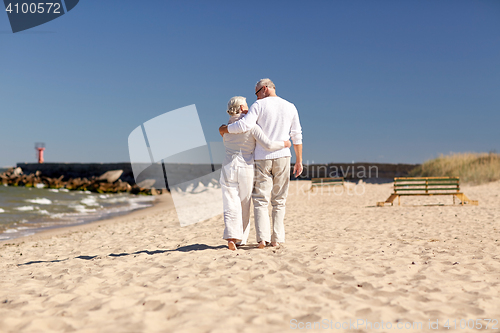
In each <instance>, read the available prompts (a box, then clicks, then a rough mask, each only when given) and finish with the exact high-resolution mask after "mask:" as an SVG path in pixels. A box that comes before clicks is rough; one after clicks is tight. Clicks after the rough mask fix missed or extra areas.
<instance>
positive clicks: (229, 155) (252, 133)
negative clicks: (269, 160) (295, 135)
mask: <svg viewBox="0 0 500 333" xmlns="http://www.w3.org/2000/svg"><path fill="white" fill-rule="evenodd" d="M242 116H244V114H239V115H236V116H231V118H229V122H228V124H232V123H234V122H235V121H237V120H239V119H240V118H241V117H242ZM223 140H224V146H225V147H226V157H225V160H224V166H227V165H229V164H233V166H236V165H237V166H242V167H244V166H253V162H254V151H255V145H256V142H258V143H259V144H260V145H261V146H262V147H264V149H266V150H268V151H274V150H279V149H283V148H284V147H285V143H284V141H271V140H269V138H268V137H267V136H266V135H265V134H264V132H262V129H261V128H260V126H259V125H255V126H254V127H253V128H252V129H250V130H249V131H247V132H243V133H238V134H232V133H226V134H224V137H223Z"/></svg>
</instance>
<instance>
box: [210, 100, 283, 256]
mask: <svg viewBox="0 0 500 333" xmlns="http://www.w3.org/2000/svg"><path fill="white" fill-rule="evenodd" d="M247 112H248V105H247V102H246V98H245V97H242V96H235V97H233V98H231V99H230V100H229V102H228V103H227V113H229V115H230V118H229V122H228V124H231V123H233V122H235V121H237V120H239V119H240V118H241V117H243V116H244V115H245V114H246V113H247ZM256 141H258V142H259V144H261V145H262V146H263V147H264V148H265V149H266V150H270V151H273V150H278V149H282V148H284V147H290V146H291V143H290V141H288V140H287V141H270V140H269V139H268V138H267V136H266V135H265V134H264V133H263V132H262V129H261V128H260V126H259V125H256V126H254V127H253V128H252V129H251V130H250V131H248V132H244V133H239V134H230V133H226V134H224V146H225V148H226V157H225V159H224V163H223V167H222V172H221V178H220V183H221V187H222V199H223V203H224V223H225V225H226V227H225V229H224V236H223V238H224V239H225V240H227V246H228V248H229V249H230V250H236V244H238V245H244V244H246V241H247V239H248V234H249V232H250V202H251V196H252V189H253V176H254V169H253V168H254V166H253V165H254V160H253V158H254V150H255V143H256Z"/></svg>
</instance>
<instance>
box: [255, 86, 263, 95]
mask: <svg viewBox="0 0 500 333" xmlns="http://www.w3.org/2000/svg"><path fill="white" fill-rule="evenodd" d="M264 87H265V86H262V87H260V89H259V90H257V92H256V93H255V96H257V95H258V94H259V92H260V91H261V90H262V89H264Z"/></svg>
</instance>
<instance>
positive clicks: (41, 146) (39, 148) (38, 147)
mask: <svg viewBox="0 0 500 333" xmlns="http://www.w3.org/2000/svg"><path fill="white" fill-rule="evenodd" d="M35 149H36V150H37V152H38V154H37V155H38V163H43V151H44V150H45V143H43V142H37V143H35Z"/></svg>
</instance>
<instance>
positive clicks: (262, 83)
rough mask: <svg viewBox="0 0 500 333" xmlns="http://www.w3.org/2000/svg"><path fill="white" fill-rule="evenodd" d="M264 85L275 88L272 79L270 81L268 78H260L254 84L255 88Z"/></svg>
mask: <svg viewBox="0 0 500 333" xmlns="http://www.w3.org/2000/svg"><path fill="white" fill-rule="evenodd" d="M264 86H265V87H269V88H273V89H276V86H275V85H274V83H273V81H271V80H270V79H262V80H260V81H259V82H257V84H256V85H255V88H260V87H264Z"/></svg>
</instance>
